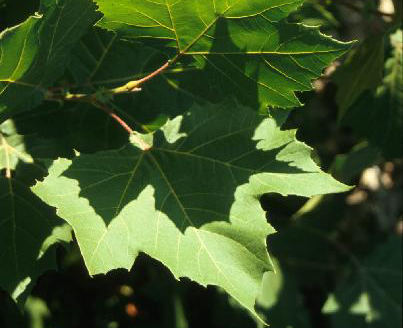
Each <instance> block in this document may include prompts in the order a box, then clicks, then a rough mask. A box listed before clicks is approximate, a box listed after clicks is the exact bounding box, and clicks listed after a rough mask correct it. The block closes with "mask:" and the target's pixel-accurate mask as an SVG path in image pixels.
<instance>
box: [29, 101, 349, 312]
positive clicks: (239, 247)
mask: <svg viewBox="0 0 403 328" xmlns="http://www.w3.org/2000/svg"><path fill="white" fill-rule="evenodd" d="M134 138H136V137H135V136H134V137H133V139H134ZM143 140H145V139H143ZM148 140H151V141H149V143H150V146H152V148H151V149H149V150H147V151H142V150H141V149H139V148H137V147H136V146H135V145H133V144H128V145H127V146H126V147H124V148H122V149H120V150H115V151H107V152H100V153H96V154H92V155H80V156H78V157H76V158H75V159H73V160H66V159H59V160H57V161H55V162H54V164H53V165H52V166H51V168H50V171H49V176H48V177H46V178H45V180H44V181H43V182H38V183H37V184H36V185H35V186H34V187H33V189H32V190H33V191H34V193H35V194H37V195H38V196H39V197H41V199H42V200H44V201H45V202H46V203H47V204H49V205H51V206H55V207H56V208H57V211H58V212H57V213H58V215H59V216H60V217H61V218H63V219H64V220H66V221H67V222H68V223H70V224H71V226H72V227H73V229H74V231H75V234H76V237H77V241H78V243H79V245H80V249H81V252H82V254H83V257H84V260H85V263H86V266H87V268H88V270H89V272H90V274H98V273H105V272H108V271H110V270H112V269H115V268H127V269H129V268H130V267H131V266H132V265H133V261H134V260H135V258H136V256H137V254H138V253H139V252H144V253H146V254H148V255H150V256H151V257H153V258H155V259H158V260H159V261H161V262H162V263H163V264H164V265H166V266H167V267H168V268H169V269H170V270H171V271H172V273H173V274H174V276H175V277H177V278H179V277H188V278H190V279H192V280H194V281H196V282H198V283H200V284H202V285H208V284H211V285H217V286H221V287H222V288H224V289H225V290H226V291H227V292H228V293H229V294H230V295H231V296H233V297H234V298H235V299H236V300H238V302H240V303H241V304H242V305H243V306H244V307H246V308H247V309H248V310H250V311H251V312H253V313H255V310H254V304H255V299H256V296H257V294H258V293H259V290H260V286H261V281H262V277H263V274H264V272H266V271H269V270H272V265H271V261H270V259H269V256H268V254H267V250H266V237H267V235H268V234H270V233H272V232H273V231H274V230H273V228H272V227H271V226H270V225H269V224H268V223H267V221H266V217H265V213H264V211H263V210H262V208H261V206H260V203H259V197H260V196H261V195H262V194H264V193H269V192H275V193H280V194H282V195H288V194H295V195H301V196H307V197H310V196H312V195H315V194H322V193H330V192H341V191H345V190H348V189H349V188H348V187H347V186H345V185H343V184H341V183H339V182H337V181H336V180H334V179H333V178H332V177H331V176H330V175H328V174H326V173H323V172H321V171H320V169H319V168H318V167H317V166H316V164H315V163H314V162H313V161H312V160H311V158H310V156H309V155H310V151H311V150H310V148H309V147H307V146H306V145H304V144H303V143H300V142H298V141H296V140H295V131H294V130H291V131H281V130H280V129H279V128H278V127H277V125H276V123H275V121H274V120H273V119H270V118H266V119H265V118H262V117H261V116H259V115H257V114H256V113H255V112H254V111H252V110H250V109H247V108H243V107H241V106H239V105H237V104H236V103H234V102H227V103H224V104H221V105H220V106H212V105H210V106H204V107H199V106H194V107H193V108H192V110H191V111H189V112H188V113H187V114H186V115H184V116H178V117H177V118H175V119H174V120H170V121H168V122H167V124H166V125H165V126H164V127H163V129H162V130H160V131H158V132H156V133H154V134H153V135H152V138H150V137H148Z"/></svg>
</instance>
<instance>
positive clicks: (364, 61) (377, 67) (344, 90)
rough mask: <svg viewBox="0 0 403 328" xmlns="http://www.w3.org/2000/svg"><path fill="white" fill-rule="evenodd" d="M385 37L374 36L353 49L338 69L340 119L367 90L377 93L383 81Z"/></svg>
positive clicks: (336, 74) (336, 76) (335, 78)
mask: <svg viewBox="0 0 403 328" xmlns="http://www.w3.org/2000/svg"><path fill="white" fill-rule="evenodd" d="M383 44H384V37H383V35H381V36H372V37H369V38H367V39H366V40H365V41H364V42H362V43H361V44H360V45H359V46H358V47H357V48H356V49H354V51H351V52H350V53H349V55H348V57H347V59H346V61H345V62H344V63H343V65H342V66H341V67H340V68H339V69H337V70H336V73H335V75H334V78H333V79H334V81H335V82H336V84H337V86H338V89H337V95H336V102H337V104H338V106H339V119H341V118H342V117H343V116H344V115H345V113H346V111H347V110H348V108H349V107H350V106H351V105H352V104H353V103H354V102H355V101H356V100H357V99H358V97H359V96H360V95H361V94H362V93H363V92H364V91H365V90H370V91H371V92H372V93H375V91H376V89H377V87H378V86H379V85H380V84H381V83H382V77H383V65H384V46H383Z"/></svg>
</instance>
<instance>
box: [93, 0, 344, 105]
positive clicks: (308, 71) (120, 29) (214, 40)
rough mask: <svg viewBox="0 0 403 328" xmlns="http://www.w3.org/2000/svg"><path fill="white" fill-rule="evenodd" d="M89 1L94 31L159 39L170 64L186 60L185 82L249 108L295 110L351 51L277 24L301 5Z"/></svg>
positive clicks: (262, 0)
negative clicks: (98, 15) (96, 13)
mask: <svg viewBox="0 0 403 328" xmlns="http://www.w3.org/2000/svg"><path fill="white" fill-rule="evenodd" d="M96 2H97V4H98V5H99V9H100V11H101V12H102V13H103V14H104V17H103V18H102V19H101V20H100V21H99V22H98V25H99V26H101V27H104V28H106V29H109V30H112V31H115V32H117V33H118V34H119V36H120V37H122V38H127V39H141V40H144V41H145V42H147V40H150V39H151V40H160V41H161V40H162V42H163V45H164V47H165V49H168V50H167V53H168V54H171V53H172V49H173V50H174V55H171V59H172V60H173V61H174V62H175V61H176V60H178V59H179V60H180V59H181V58H182V57H190V58H189V59H188V61H189V60H190V62H191V64H190V66H191V67H193V68H195V69H197V70H198V71H199V74H198V73H197V72H196V73H192V76H191V78H193V81H194V82H196V80H198V79H199V80H200V81H201V83H200V84H202V85H203V84H207V85H204V86H203V87H202V88H203V89H205V88H207V89H212V90H216V89H218V90H219V93H222V95H229V94H236V95H237V97H238V100H239V101H240V102H241V103H243V104H247V105H249V106H250V107H253V108H259V107H260V108H265V107H267V105H269V106H273V107H283V108H289V107H295V106H300V105H301V104H300V102H299V100H298V98H297V97H296V95H295V92H296V91H305V90H311V89H312V85H311V80H312V79H315V78H317V77H318V76H319V75H320V74H321V72H322V69H323V68H325V67H326V66H329V65H330V63H331V62H332V61H333V60H335V59H336V58H337V57H338V56H340V55H342V54H343V53H344V52H345V51H346V50H348V49H349V47H350V45H349V44H348V43H342V42H337V41H335V40H333V39H332V38H330V37H327V36H324V35H322V34H321V33H320V32H319V30H318V28H316V27H308V26H304V25H300V24H289V23H287V22H286V21H285V20H284V18H285V17H286V16H287V15H288V14H289V13H290V12H291V11H292V10H294V9H296V8H297V7H299V6H300V5H301V4H302V3H303V2H304V0H295V1H293V2H290V1H287V0H275V1H266V0H254V1H246V0H231V1H225V2H223V1H214V0H213V1H205V0H186V1H185V0H179V1H176V0H158V1H147V0H140V1H129V0H120V1H117V2H116V1H113V2H111V1H107V0H97V1H96ZM169 49H171V50H169ZM185 66H189V65H185ZM190 85H191V83H190ZM180 87H182V84H181V85H180ZM183 87H184V88H185V89H186V88H187V84H186V83H184V86H183ZM190 88H191V86H190ZM191 92H196V93H197V92H198V90H194V89H191ZM204 96H205V93H204Z"/></svg>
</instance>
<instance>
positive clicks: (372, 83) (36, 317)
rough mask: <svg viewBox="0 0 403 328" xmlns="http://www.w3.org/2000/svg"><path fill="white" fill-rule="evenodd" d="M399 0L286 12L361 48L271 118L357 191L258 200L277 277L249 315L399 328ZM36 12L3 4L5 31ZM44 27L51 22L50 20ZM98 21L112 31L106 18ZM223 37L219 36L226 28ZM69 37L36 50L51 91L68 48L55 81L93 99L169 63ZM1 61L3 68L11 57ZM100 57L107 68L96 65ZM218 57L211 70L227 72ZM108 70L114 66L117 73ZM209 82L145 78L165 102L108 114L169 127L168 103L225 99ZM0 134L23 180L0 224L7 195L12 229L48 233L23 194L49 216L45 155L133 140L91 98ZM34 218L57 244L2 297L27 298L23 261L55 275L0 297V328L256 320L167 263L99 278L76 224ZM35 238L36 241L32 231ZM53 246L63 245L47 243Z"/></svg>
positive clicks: (126, 102) (274, 322)
mask: <svg viewBox="0 0 403 328" xmlns="http://www.w3.org/2000/svg"><path fill="white" fill-rule="evenodd" d="M102 2H105V3H107V2H106V1H100V3H102ZM43 3H46V1H44V2H43ZM82 3H83V4H84V3H85V1H83V2H82ZM393 3H394V5H395V6H394V7H393V5H392V2H390V1H375V0H374V1H372V0H371V1H370V0H365V1H364V0H357V1H349V2H347V1H345V2H344V1H341V0H340V1H339V0H337V1H319V0H317V1H316V0H315V1H308V2H307V3H306V4H305V5H304V6H303V7H302V8H300V9H299V10H298V11H296V12H294V13H292V15H291V16H290V17H289V18H288V20H289V21H293V22H303V23H305V24H308V25H321V30H322V31H323V32H325V33H326V34H330V35H332V36H334V37H335V38H337V39H339V40H346V41H348V40H352V39H357V40H358V42H357V43H356V44H355V45H354V48H353V50H352V51H350V52H349V54H348V55H347V56H345V58H342V59H340V60H339V61H338V62H336V63H335V64H333V65H332V66H331V67H330V68H329V69H327V70H326V71H325V73H324V75H323V76H322V77H321V78H320V79H319V80H317V81H315V83H314V86H315V89H314V90H313V91H310V92H306V93H303V94H297V96H298V98H299V100H296V101H300V102H302V103H303V104H304V105H303V107H301V108H297V109H294V110H293V111H292V113H291V115H290V116H289V117H287V118H286V117H285V116H284V114H283V112H281V111H279V110H278V109H275V108H272V109H271V114H272V116H273V117H274V118H276V119H277V122H281V121H284V120H285V119H286V121H285V123H284V125H283V129H291V128H298V129H299V130H298V135H297V136H298V139H299V140H301V141H304V142H306V143H307V144H309V145H310V146H312V147H314V149H315V153H314V159H315V161H316V162H317V163H318V164H320V166H321V168H322V169H323V170H325V171H328V172H331V173H332V174H333V176H335V177H336V178H337V179H338V180H340V181H342V182H344V183H346V184H349V185H353V184H354V185H356V187H355V188H354V189H353V190H352V191H350V192H349V193H345V194H337V195H327V196H315V197H313V198H311V199H309V200H307V199H305V198H300V197H298V196H288V197H283V196H280V195H277V194H267V195H264V196H263V197H262V199H261V200H260V202H261V205H262V207H263V208H264V209H265V210H267V219H268V221H269V223H270V224H271V225H272V226H273V227H274V228H276V230H277V233H275V234H272V235H270V236H269V237H268V240H267V243H268V245H269V251H270V255H271V257H272V259H273V261H274V266H275V268H276V271H277V273H276V274H273V273H272V272H267V273H266V274H265V275H264V286H263V291H262V294H261V295H260V296H259V298H258V302H257V309H256V311H257V312H258V313H259V314H260V315H261V316H262V317H264V318H266V320H267V322H268V323H270V324H271V326H272V327H274V328H283V327H284V328H285V327H294V328H300V327H302V328H303V327H307V328H308V327H312V328H313V327H349V326H353V325H356V326H359V327H392V328H395V327H396V328H397V327H401V318H402V317H401V297H402V295H401V281H402V277H401V272H402V270H401V234H402V209H403V207H402V202H401V199H402V197H403V195H402V184H403V180H402V179H403V175H402V169H403V163H402V160H401V156H402V147H401V140H402V134H401V124H402V102H403V100H402V96H403V89H402V35H401V33H402V32H401V30H400V29H399V27H400V26H399V24H400V22H401V20H400V18H401V6H400V5H401V4H400V2H399V1H394V2H393ZM38 8H39V3H38V2H36V1H16V0H10V1H8V0H2V1H0V15H1V21H0V28H1V29H2V30H3V29H5V28H7V27H11V26H14V25H16V24H19V23H21V22H23V21H24V20H25V19H26V18H27V17H28V16H29V15H32V14H34V12H35V11H37V10H38ZM85 8H86V7H85V6H84V7H80V9H81V13H83V14H85ZM399 10H400V11H399ZM381 12H383V14H382V13H381ZM65 14H66V15H70V16H67V17H66V19H67V20H71V19H73V17H76V15H77V14H78V13H74V12H71V11H69V10H66V11H65ZM49 17H50V18H49V19H50V20H51V19H52V16H51V15H50V16H49ZM399 17H400V18H399ZM95 18H96V17H91V16H88V15H87V19H88V22H86V21H84V22H83V24H89V23H90V22H91V21H92V19H95ZM29 24H31V25H32V26H31V25H30V26H29V31H28V29H27V31H28V32H29V33H32V31H33V29H38V31H39V38H43V40H44V42H49V36H47V35H45V34H43V33H42V34H41V32H40V31H42V30H41V27H40V26H38V24H39V23H38V22H36V21H35V20H34V19H31V21H29ZM50 24H51V25H52V22H50ZM102 24H106V25H107V24H108V22H107V20H104V21H103V22H102ZM222 31H223V32H222V33H223V34H222V35H221V37H222V38H223V39H224V38H225V34H224V32H225V30H222ZM45 32H46V31H45ZM158 33H160V31H158ZM71 38H76V40H77V41H78V40H79V42H78V43H77V44H76V46H75V47H74V48H71V47H72V45H71V43H69V42H66V43H64V42H58V43H57V46H58V47H59V48H55V54H54V55H52V54H44V55H43V58H44V61H43V63H44V65H45V66H46V67H49V68H47V69H44V68H43V67H41V66H37V67H36V70H34V71H32V70H31V71H30V72H29V75H28V77H27V78H28V79H32V81H38V80H40V81H42V83H43V85H50V84H52V83H53V82H54V81H50V80H48V76H51V75H54V74H53V72H51V73H49V70H50V71H53V70H58V69H59V68H58V65H60V63H62V62H63V60H64V57H63V54H64V53H65V51H66V49H72V53H73V58H72V60H71V61H70V62H69V64H68V70H67V73H66V76H64V77H63V78H62V80H61V81H59V83H60V85H61V86H62V87H63V83H64V82H63V79H65V81H75V83H76V84H79V85H83V84H85V83H88V89H87V90H86V91H87V92H91V91H93V90H92V89H91V86H90V85H92V86H94V85H104V86H108V87H113V86H115V85H116V83H117V82H120V81H116V80H115V79H114V78H113V77H111V76H110V72H114V73H115V74H116V78H120V77H121V76H123V75H122V74H124V72H126V71H127V67H130V68H131V71H132V72H135V75H134V76H131V77H128V79H129V78H135V77H136V74H141V72H144V71H150V70H151V69H153V68H155V67H157V66H156V65H158V64H157V63H160V62H161V59H163V58H165V55H164V54H162V53H161V52H160V51H157V50H151V49H146V51H145V50H144V48H143V47H140V46H139V45H136V43H131V42H129V41H123V40H115V36H114V35H113V34H111V33H110V32H107V31H105V30H100V29H96V28H90V30H89V31H88V33H87V34H86V35H84V36H81V35H80V34H79V33H75V32H74V31H72V34H71ZM112 45H113V46H112ZM12 46H15V47H17V46H18V44H13V45H12ZM158 46H160V45H154V46H153V48H152V49H158ZM227 46H228V45H227ZM233 46H234V45H231V47H233ZM66 47H67V48H66ZM105 47H106V48H107V47H110V51H108V52H107V55H106V57H105V58H100V57H101V56H103V53H105V52H104V51H103V49H104V48H105ZM228 47H229V46H228ZM231 49H232V48H231ZM127 53H130V55H131V56H130V60H127V58H128V57H127V56H126V55H124V54H127ZM150 54H151V59H150V58H149V57H148V56H150ZM2 55H3V57H1V58H3V59H4V58H6V57H5V56H7V53H2ZM146 56H147V57H146ZM94 58H95V61H94ZM45 59H46V60H47V61H46V60H45ZM100 59H102V60H103V62H104V63H105V64H104V65H102V66H101V67H96V65H97V64H96V63H97V62H99V60H100ZM185 60H186V59H185ZM189 60H190V59H189ZM191 60H196V63H195V65H196V66H197V58H196V59H191ZM214 60H216V59H212V61H213V64H215V65H219V62H214ZM142 62H147V65H148V67H141V66H139V65H138V63H142ZM199 64H200V63H199ZM108 65H113V70H112V69H111V66H108ZM17 73H19V72H17ZM20 73H21V74H22V73H23V72H22V71H21V72H20ZM48 73H49V75H48ZM185 73H186V72H185ZM208 73H209V72H208V71H203V72H201V74H202V75H201V77H200V78H199V79H197V81H200V85H197V87H195V88H193V89H186V90H185V91H186V92H182V93H178V94H174V95H172V92H170V91H171V87H172V85H174V86H175V87H176V88H179V89H183V88H186V87H187V86H188V85H190V84H189V83H188V81H189V79H191V78H194V75H192V74H193V72H192V71H190V72H189V75H188V76H187V75H186V74H184V75H182V76H183V77H182V79H183V80H180V79H177V78H176V75H175V74H174V72H173V73H172V74H169V73H167V74H165V75H164V78H158V79H156V80H155V81H152V82H151V83H150V88H148V89H147V92H149V93H150V94H151V95H152V94H158V95H160V96H158V97H150V94H147V95H142V94H141V93H139V95H138V96H136V97H135V98H133V97H128V96H122V97H120V98H119V99H117V100H116V102H115V106H116V108H115V110H116V111H117V112H119V113H120V114H121V115H122V116H124V117H125V118H126V119H127V120H129V122H131V123H136V124H137V123H138V121H139V120H141V122H143V124H142V126H141V128H142V130H143V131H149V130H153V129H154V128H155V127H156V126H159V125H161V122H163V121H164V120H165V119H166V118H164V117H156V114H157V113H160V112H161V108H164V110H166V113H169V114H171V115H176V114H179V112H175V110H178V108H185V107H188V106H190V100H189V97H187V96H186V93H188V94H191V95H192V97H193V96H195V95H196V96H197V95H200V96H201V97H204V98H206V99H209V100H216V99H220V97H222V96H224V95H225V94H228V90H225V88H224V89H222V88H221V86H222V83H217V85H216V86H215V87H214V88H213V89H212V90H208V89H206V88H205V86H204V85H203V83H202V82H203V81H204V78H203V77H204V76H207V75H203V74H208ZM13 74H16V72H14V73H13ZM0 75H1V76H2V77H4V76H6V75H7V72H5V71H3V70H2V71H1V72H0ZM3 75H4V76H3ZM16 77H17V76H16V75H12V76H11V78H16ZM9 78H10V76H9ZM238 78H240V77H239V76H238ZM106 79H108V80H106ZM219 80H220V77H217V76H216V77H214V78H212V81H219ZM240 81H243V80H242V79H241V80H240ZM89 82H91V83H89ZM243 82H244V83H247V82H246V81H243ZM279 87H280V88H281V85H280V86H279ZM296 90H304V88H301V89H298V88H297V89H296ZM26 91H27V90H25V89H24V88H22V90H20V89H18V87H17V89H16V90H11V91H10V94H9V98H5V101H4V102H3V103H8V104H10V106H14V107H13V108H15V109H17V110H20V109H22V110H23V109H24V106H26V101H29V102H31V103H32V102H33V103H38V102H39V101H40V99H38V96H37V95H35V94H31V93H29V95H28V97H27V98H24V99H23V97H20V98H18V97H17V98H16V95H21V94H22V93H25V92H26ZM29 92H30V91H29ZM257 95H260V97H263V98H264V101H269V103H270V101H273V99H274V100H275V98H273V97H272V96H271V95H267V94H266V95H265V94H264V93H263V95H262V93H260V94H259V93H258V92H256V97H257ZM238 96H239V99H238V101H240V102H241V103H246V104H249V105H250V104H252V105H253V103H254V102H258V101H257V100H256V99H257V98H258V97H257V98H255V99H244V98H242V94H241V93H240V94H239V95H238ZM16 99H17V100H19V99H21V100H24V103H19V102H18V101H16ZM150 99H152V101H150ZM259 101H261V99H260V100H259ZM138 104H142V105H141V106H138ZM281 105H283V106H287V104H285V103H282V104H281ZM129 106H137V107H138V111H136V112H135V113H134V114H133V113H130V114H129V113H127V112H125V111H124V110H123V108H127V107H129ZM213 129H214V127H212V130H213ZM0 132H1V138H2V139H1V140H2V142H1V145H3V147H4V145H10V146H11V147H12V149H14V150H15V151H14V152H13V153H12V154H11V164H10V159H9V158H8V159H7V160H8V162H7V163H6V156H5V153H4V152H2V151H1V149H0V168H1V169H2V176H6V175H7V174H10V173H9V172H7V168H8V167H10V166H11V168H12V169H13V170H15V171H14V172H13V178H14V179H13V180H12V182H10V180H9V179H6V178H1V180H0V187H1V186H4V188H5V189H7V190H9V189H10V188H11V190H13V193H12V194H10V195H8V194H7V195H5V196H4V197H1V198H0V206H1V207H0V209H2V214H3V213H4V212H3V211H4V210H3V209H4V208H6V207H5V205H2V202H4V203H5V202H6V201H8V202H9V200H8V199H7V198H8V197H12V198H15V206H16V207H18V208H19V211H18V222H20V223H21V227H25V228H28V229H30V231H28V232H29V233H30V234H32V235H36V236H38V234H40V233H43V232H41V231H38V230H37V229H36V226H35V225H33V224H29V221H27V220H40V218H39V217H38V218H35V217H32V215H30V216H28V215H26V213H28V212H30V208H29V206H32V204H28V203H27V202H26V199H29V201H30V202H35V204H34V206H35V207H37V208H40V207H43V206H45V205H44V204H43V203H41V201H40V200H39V198H35V199H32V195H31V194H29V195H28V193H29V189H28V186H31V185H33V184H34V183H35V180H36V179H41V178H42V177H43V175H44V170H46V168H47V167H48V166H49V165H50V163H49V162H47V161H44V160H42V159H43V158H56V157H59V156H60V157H67V158H72V157H73V156H74V149H75V150H79V151H80V152H82V153H94V152H95V151H99V150H103V151H104V150H109V149H114V148H117V147H120V146H121V145H122V144H123V143H124V141H125V138H126V135H125V132H124V131H121V130H120V129H119V127H118V126H117V125H116V124H115V123H114V122H113V121H111V120H110V118H109V117H108V116H107V115H105V114H104V113H102V112H101V111H96V110H93V109H91V107H90V106H89V105H88V104H85V103H71V104H65V106H64V107H63V109H62V110H60V108H57V106H55V103H54V102H45V103H43V104H42V105H40V106H39V107H37V109H36V111H35V113H34V114H33V113H30V112H28V113H22V114H20V115H18V116H16V117H14V118H13V121H10V120H9V121H6V122H5V123H3V124H2V125H1V126H0ZM212 133H213V134H214V132H212ZM3 149H5V148H3ZM84 160H85V157H84ZM95 162H96V161H95ZM95 164H96V163H95ZM95 164H94V165H95ZM77 165H79V163H78V164H77ZM184 169H186V166H185V167H184ZM80 179H81V177H80ZM10 183H11V184H12V185H11V186H10ZM156 183H159V182H158V181H157V182H156ZM201 183H202V182H201ZM24 200H25V201H24ZM95 201H96V200H95ZM41 211H49V213H47V218H48V222H47V224H48V230H47V232H46V235H49V236H50V237H49V238H47V239H46V243H44V244H43V245H36V244H35V241H33V242H32V246H31V247H32V249H38V247H39V248H40V247H41V251H42V252H43V254H44V256H43V257H41V258H40V261H36V262H35V264H32V263H29V262H28V261H26V260H25V259H22V260H21V263H20V267H19V272H21V271H22V273H21V277H16V272H13V271H11V270H3V268H2V270H1V272H0V276H1V277H2V279H3V281H8V282H9V284H10V285H6V286H2V287H3V288H5V290H14V291H15V293H16V294H14V295H12V296H13V297H14V298H17V299H20V302H21V303H23V301H24V300H25V298H26V296H25V295H27V294H19V293H20V292H19V290H20V289H18V288H15V287H16V286H15V285H13V284H14V281H15V280H16V278H23V277H24V266H26V267H27V268H29V270H32V265H35V266H37V267H35V268H34V272H37V273H38V275H39V274H40V273H41V272H42V267H41V266H43V267H45V268H52V267H53V268H55V270H53V271H48V272H46V273H45V274H43V275H41V276H40V277H39V278H38V280H37V283H36V284H32V285H31V284H29V281H25V284H27V285H28V286H30V287H29V290H30V292H31V293H30V296H29V297H28V299H27V302H26V303H25V305H24V311H23V312H21V311H20V310H21V309H20V308H18V306H17V305H15V303H14V301H13V300H12V299H11V298H10V296H9V295H8V294H7V293H5V292H3V291H0V327H2V328H3V327H25V326H27V327H33V328H40V327H53V326H58V327H108V328H113V327H129V326H133V327H177V328H186V327H190V328H195V327H212V328H213V327H214V328H215V327H217V328H219V327H234V328H235V327H242V328H244V327H261V326H262V324H261V323H260V322H258V321H257V320H256V319H255V318H254V317H253V316H251V315H250V314H249V313H248V312H247V311H246V310H244V309H242V308H241V307H240V306H239V305H238V303H237V302H235V301H234V299H232V298H231V297H229V296H228V295H227V294H226V293H224V292H223V291H222V290H220V289H219V288H213V287H208V288H203V287H200V286H199V285H197V284H195V283H194V282H191V281H190V280H186V279H184V280H183V281H181V283H178V282H177V281H175V280H174V278H173V277H172V275H171V273H170V272H169V271H168V270H167V269H166V268H165V267H164V266H162V265H161V264H160V263H159V262H157V261H155V260H153V259H151V258H150V257H147V256H146V255H143V254H142V255H140V256H139V258H138V259H137V260H136V262H135V265H134V267H133V268H132V269H131V270H130V272H127V271H126V270H122V269H118V270H114V271H111V272H109V273H108V274H106V275H100V276H95V277H94V278H90V277H89V276H88V273H87V269H86V267H85V265H84V262H83V260H82V257H81V254H80V250H79V249H78V246H77V243H76V241H73V242H71V240H72V236H71V231H70V228H69V227H68V226H66V225H63V224H62V223H61V221H60V220H58V219H57V218H55V217H54V213H53V212H52V211H51V210H50V209H49V208H48V207H46V206H45V207H44V208H43V209H42V210H41ZM0 228H1V227H0ZM26 233H27V232H26V231H23V229H21V230H20V234H21V236H20V238H22V239H24V238H26V237H25V235H26ZM0 235H1V234H0ZM2 238H7V236H2ZM38 240H43V238H42V239H41V236H38ZM56 240H58V241H64V242H65V243H66V244H65V245H64V246H61V245H58V246H57V247H54V246H52V245H53V243H54V242H55V241H56ZM4 241H5V239H2V242H4ZM6 241H7V240H6ZM7 243H12V240H10V241H7ZM48 249H50V250H51V251H47V250H48ZM41 254H42V253H41ZM1 257H2V253H1V252H0V258H1ZM26 257H27V259H30V258H32V257H33V256H32V254H27V256H26ZM2 260H4V259H2ZM10 261H12V259H11V260H10ZM94 270H95V271H96V269H94ZM100 271H102V270H100ZM7 275H9V276H7ZM33 278H35V276H33ZM17 280H20V279H17ZM23 285H24V284H22V286H20V287H24V286H23ZM31 289H32V290H31ZM22 290H23V288H21V292H22Z"/></svg>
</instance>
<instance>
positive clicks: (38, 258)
mask: <svg viewBox="0 0 403 328" xmlns="http://www.w3.org/2000/svg"><path fill="white" fill-rule="evenodd" d="M0 208H1V212H0V249H1V251H0V267H1V268H2V269H1V270H0V287H1V288H3V289H5V290H6V291H8V292H9V293H10V294H11V295H12V297H13V298H14V299H15V300H17V301H23V299H25V297H26V294H23V292H24V291H25V290H26V288H27V287H32V283H33V282H34V281H35V279H36V278H37V277H38V276H39V275H40V274H42V273H43V272H44V271H46V270H49V269H52V268H55V266H56V257H55V256H56V254H55V252H54V250H51V249H49V248H50V246H52V245H53V244H54V243H56V242H58V241H61V240H63V241H69V240H70V238H71V233H70V228H69V227H68V226H67V225H63V223H62V222H61V221H60V220H59V219H58V218H57V217H56V216H55V214H54V211H53V210H52V209H51V208H50V207H49V206H47V205H46V204H44V203H43V202H42V201H41V200H40V199H38V197H36V196H35V195H34V194H33V193H32V192H31V190H30V189H29V188H28V187H27V186H26V185H24V184H23V183H21V182H20V181H18V180H15V179H5V178H2V177H1V178H0ZM29 289H30V288H28V290H29Z"/></svg>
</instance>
